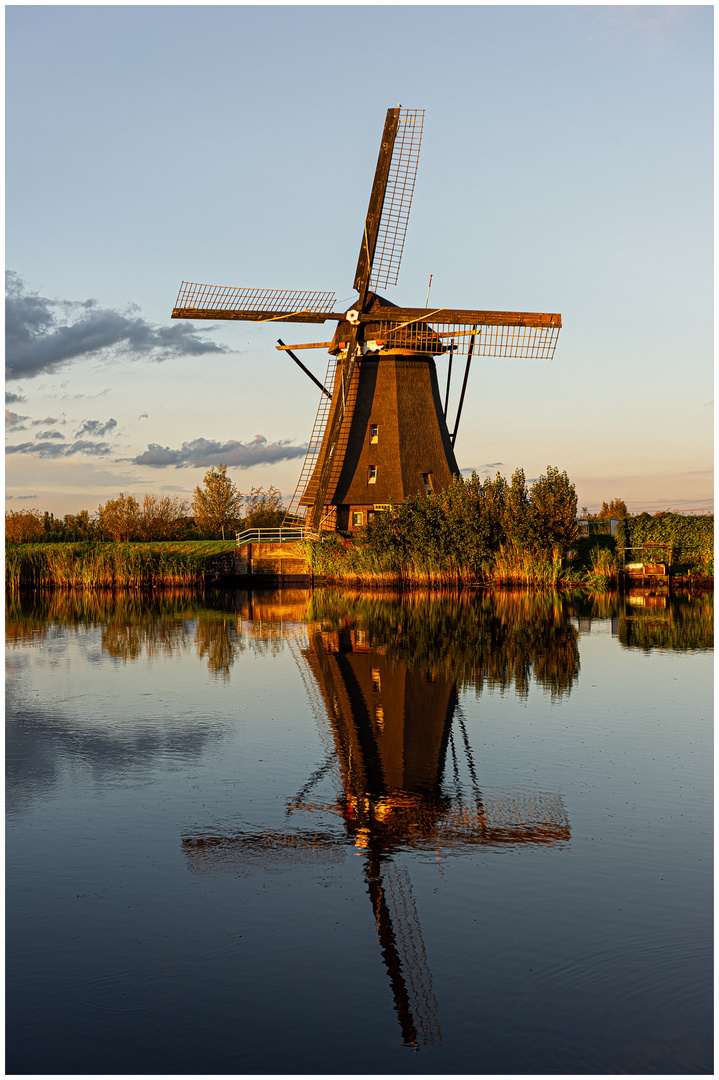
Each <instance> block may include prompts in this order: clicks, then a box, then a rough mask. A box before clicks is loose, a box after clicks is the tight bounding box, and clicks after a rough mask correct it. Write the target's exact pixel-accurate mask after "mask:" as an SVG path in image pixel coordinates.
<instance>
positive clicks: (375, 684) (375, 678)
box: [372, 667, 382, 694]
mask: <svg viewBox="0 0 719 1080" xmlns="http://www.w3.org/2000/svg"><path fill="white" fill-rule="evenodd" d="M372 689H373V690H374V692H375V694H379V692H380V690H381V689H382V683H381V681H380V677H379V668H376V667H373V668H372Z"/></svg>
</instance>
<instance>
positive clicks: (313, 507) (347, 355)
mask: <svg viewBox="0 0 719 1080" xmlns="http://www.w3.org/2000/svg"><path fill="white" fill-rule="evenodd" d="M423 123H424V110H423V109H403V108H402V107H401V106H399V107H397V108H396V109H388V110H387V117H386V120H385V125H384V131H383V133H382V142H381V145H380V151H379V157H378V160H377V168H376V170H375V176H374V182H373V184H372V192H371V195H370V201H369V207H368V210H367V216H366V218H365V223H364V231H363V235H362V241H361V244H360V252H359V258H358V261H357V269H356V271H355V279H354V289H355V290H356V292H357V299H356V300H355V302H354V303H353V304H352V306H351V307H350V308H349V309H348V310H346V311H344V312H341V313H340V312H336V311H333V310H332V308H333V306H334V304H335V294H334V293H332V292H310V291H304V292H295V291H282V290H267V289H244V288H232V287H227V286H211V285H202V284H196V283H192V282H183V283H182V285H181V288H180V292H179V295H178V297H177V301H176V304H175V307H174V309H173V312H172V318H173V319H243V320H251V321H253V322H299V323H322V322H326V321H335V322H336V323H337V328H336V330H335V333H334V336H333V338H332V340H331V341H324V342H316V343H312V344H302V345H292V346H288V345H285V344H284V342H283V341H282V340H281V339H280V340H279V345H278V348H279V349H282V350H284V351H286V352H288V353H289V354H290V356H291V357H292V359H293V360H295V362H296V363H297V364H299V366H300V367H302V368H303V370H304V371H305V372H306V373H307V374H308V375H309V376H310V378H312V379H313V380H314V381H315V382H316V383H317V384H318V385H319V386H320V388H321V390H322V396H321V398H320V404H319V408H318V410H317V415H316V418H315V424H314V427H313V430H312V436H311V438H310V441H309V444H308V449H307V455H306V458H305V462H304V465H303V467H302V471H301V473H300V478H299V481H298V484H297V489H296V491H295V494H294V496H293V498H292V500H291V502H290V506H289V509H288V512H287V518H286V522H287V524H290V523H292V524H304V525H306V526H307V527H309V528H310V529H311V530H315V531H316V530H318V529H333V528H337V529H350V530H352V529H357V528H360V527H362V526H363V525H364V524H365V523H366V522H367V521H368V520H369V519H370V518H371V516H372V515H373V514H374V513H376V512H378V511H381V510H386V509H388V508H389V505H390V504H391V503H393V502H394V503H397V502H401V501H402V500H403V499H405V498H406V497H407V496H409V495H414V494H417V493H419V492H425V491H426V492H430V491H438V490H441V489H442V488H443V487H446V486H447V485H448V484H449V482H450V480H451V478H452V476H453V475H454V474H455V473H457V472H458V471H459V470H458V468H457V462H456V459H455V456H454V445H455V441H456V438H457V431H458V428H459V421H460V417H461V413H462V406H463V403H464V396H465V390H466V386H467V378H468V375H469V368H470V364H471V361H472V359H473V358H474V357H475V356H491V357H515V358H523V359H530V358H543V359H551V358H552V356H553V355H554V349H555V347H556V342H557V336H558V334H559V330H560V328H561V325H562V318H561V315H557V314H538V313H532V312H517V311H479V310H477V311H475V310H465V309H454V308H445V307H442V308H435V309H431V308H428V307H424V308H419V307H411V308H408V307H398V306H397V305H395V304H393V303H392V302H391V301H389V300H387V299H385V298H384V297H382V296H380V295H379V294H378V293H377V291H376V290H377V289H384V288H385V287H386V286H388V285H395V284H396V283H397V277H398V274H399V267H400V262H401V259H402V251H403V248H404V240H405V235H406V232H407V222H408V218H409V211H410V207H411V203H412V196H413V193H414V184H415V177H416V174H417V164H418V159H419V150H420V145H421V141H422V127H423ZM428 297H429V294H428ZM303 348H327V349H328V351H329V356H330V359H329V362H328V367H327V374H326V376H325V382H324V384H322V383H320V382H319V380H318V379H316V378H315V377H314V376H313V375H312V374H311V372H309V371H308V369H307V368H306V367H305V366H304V364H302V362H301V361H300V360H299V359H298V357H297V356H295V354H294V350H296V349H303ZM445 353H446V354H448V357H449V364H448V371H447V386H446V392H445V396H444V403H442V401H441V397H440V391H439V385H438V381H437V372H436V368H435V362H434V357H435V356H439V355H442V354H445ZM455 357H457V358H460V357H463V358H464V360H465V370H464V377H463V382H462V389H461V392H460V397H459V404H458V407H457V415H456V419H455V421H454V424H453V427H452V431H451V433H450V431H449V427H448V423H447V409H448V404H449V390H450V381H451V375H452V363H453V360H454V358H455Z"/></svg>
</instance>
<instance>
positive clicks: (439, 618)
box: [5, 589, 714, 697]
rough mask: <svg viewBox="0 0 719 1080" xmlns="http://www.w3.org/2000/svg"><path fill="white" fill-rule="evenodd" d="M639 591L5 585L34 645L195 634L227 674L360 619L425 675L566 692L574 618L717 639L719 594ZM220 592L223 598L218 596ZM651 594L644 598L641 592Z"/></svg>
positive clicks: (154, 649) (218, 670)
mask: <svg viewBox="0 0 719 1080" xmlns="http://www.w3.org/2000/svg"><path fill="white" fill-rule="evenodd" d="M632 599H633V598H631V597H626V596H619V595H617V594H616V593H597V594H591V593H590V594H586V593H585V594H582V595H581V596H580V595H577V594H574V595H568V594H561V593H556V592H549V591H545V592H538V593H530V592H522V591H516V590H515V591H509V590H501V591H492V592H481V593H475V592H465V593H459V594H458V593H441V592H434V593H431V592H423V593H419V592H411V593H403V594H397V593H386V592H381V593H378V592H365V593H363V592H361V591H353V592H349V591H347V590H345V591H343V592H339V591H337V590H332V589H317V590H315V591H314V592H313V593H310V592H309V591H308V590H279V591H276V592H274V593H262V594H260V593H254V594H253V593H250V592H236V593H231V592H230V593H226V594H223V595H221V596H217V597H213V598H207V597H205V595H204V594H203V593H202V592H198V591H193V590H183V589H177V590H169V589H168V590H153V591H151V592H139V591H135V592H127V591H123V592H108V591H101V590H87V591H83V590H70V589H64V590H58V591H57V592H51V591H47V592H37V593H29V594H23V593H11V594H8V595H7V596H6V622H5V633H6V640H7V642H8V644H10V645H13V644H17V645H28V644H32V643H33V642H39V641H42V640H43V639H45V638H46V637H47V636H48V635H52V634H53V633H56V632H57V631H58V628H59V627H75V628H77V629H78V630H80V629H82V628H83V627H88V626H98V625H99V626H101V627H102V644H103V648H104V649H105V650H106V652H107V653H108V655H110V656H113V657H116V658H119V659H121V660H123V661H128V660H136V659H137V658H138V657H139V656H141V655H142V654H143V653H146V654H147V655H148V656H149V657H152V656H160V655H162V656H172V655H173V654H174V653H176V652H178V651H182V650H185V651H187V650H189V649H190V648H191V638H192V631H193V627H192V626H191V625H190V624H191V623H194V645H195V648H196V651H197V655H198V657H199V658H200V659H202V660H205V661H206V662H207V665H208V669H209V670H210V672H211V673H212V674H213V675H217V676H219V677H221V678H223V679H227V678H228V677H229V674H230V670H231V668H232V666H233V664H234V661H235V659H236V657H237V656H238V654H239V653H241V652H243V651H245V650H247V649H249V650H250V651H252V652H254V653H256V654H258V655H272V656H275V655H278V654H279V652H280V651H281V650H282V649H283V648H284V647H285V645H286V642H287V639H288V638H289V639H296V638H298V637H299V638H301V639H302V640H305V639H306V634H307V623H310V624H312V625H313V626H314V627H315V628H317V627H325V628H328V629H338V628H340V627H345V628H349V627H352V628H354V629H355V630H356V631H357V632H358V633H359V634H360V635H364V636H365V640H366V643H367V645H368V646H370V645H371V647H372V648H373V649H379V650H381V651H382V652H383V654H384V655H385V656H386V657H387V658H388V659H389V660H390V661H391V662H393V663H397V662H401V663H403V664H406V665H407V666H408V667H409V668H416V669H418V670H419V671H421V672H422V673H423V674H424V675H426V677H427V678H429V679H433V678H436V677H439V676H442V677H444V678H449V679H451V680H453V681H455V682H456V683H457V686H458V688H460V689H471V688H474V689H475V690H476V691H477V693H479V692H481V690H482V689H483V688H485V687H486V688H488V689H491V690H499V691H500V692H502V691H505V690H508V689H510V688H512V689H513V690H514V691H515V692H516V693H517V694H519V695H520V696H522V697H525V696H526V695H527V693H528V691H529V686H530V683H531V682H533V681H534V682H536V683H537V684H538V685H539V686H541V687H543V688H544V689H545V690H547V691H548V692H549V693H550V694H551V695H552V696H553V697H558V696H561V695H563V694H566V693H568V692H569V691H570V690H571V687H572V684H573V683H574V680H575V679H576V678H577V676H578V674H579V648H578V634H577V629H576V627H575V625H574V621H573V620H575V619H579V621H580V626H581V622H582V620H588V621H589V623H591V621H592V620H593V619H608V618H612V619H613V620H614V624H613V625H614V631H615V633H616V636H617V637H618V639H619V641H620V642H621V643H622V644H623V645H626V646H630V647H636V648H643V649H651V648H664V649H710V648H712V646H713V612H714V603H713V600H714V598H713V596H712V595H708V596H701V597H697V596H681V595H680V596H677V597H670V598H664V597H651V596H646V597H640V598H639V600H638V601H637V603H636V604H633V603H632ZM212 602H214V603H216V604H217V607H214V608H213V607H211V606H210V604H211V603H212ZM640 602H641V604H643V605H644V606H639V603H640Z"/></svg>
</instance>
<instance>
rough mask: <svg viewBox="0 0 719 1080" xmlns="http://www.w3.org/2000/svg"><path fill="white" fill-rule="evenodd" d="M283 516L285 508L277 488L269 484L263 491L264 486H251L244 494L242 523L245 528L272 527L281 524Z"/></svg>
mask: <svg viewBox="0 0 719 1080" xmlns="http://www.w3.org/2000/svg"><path fill="white" fill-rule="evenodd" d="M284 518H285V508H284V505H283V503H282V492H281V491H280V490H279V488H276V487H272V486H270V487H269V488H268V490H267V491H265V490H264V488H261V487H258V488H255V487H253V488H251V489H250V493H249V495H245V520H244V522H243V525H244V526H245V528H246V529H274V528H277V527H278V526H280V525H281V524H282V522H283V521H284Z"/></svg>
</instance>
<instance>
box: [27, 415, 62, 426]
mask: <svg viewBox="0 0 719 1080" xmlns="http://www.w3.org/2000/svg"><path fill="white" fill-rule="evenodd" d="M57 423H60V424H62V423H64V420H60V419H59V417H57V416H46V417H45V419H44V420H33V421H32V427H37V426H38V424H57Z"/></svg>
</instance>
